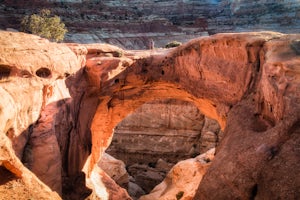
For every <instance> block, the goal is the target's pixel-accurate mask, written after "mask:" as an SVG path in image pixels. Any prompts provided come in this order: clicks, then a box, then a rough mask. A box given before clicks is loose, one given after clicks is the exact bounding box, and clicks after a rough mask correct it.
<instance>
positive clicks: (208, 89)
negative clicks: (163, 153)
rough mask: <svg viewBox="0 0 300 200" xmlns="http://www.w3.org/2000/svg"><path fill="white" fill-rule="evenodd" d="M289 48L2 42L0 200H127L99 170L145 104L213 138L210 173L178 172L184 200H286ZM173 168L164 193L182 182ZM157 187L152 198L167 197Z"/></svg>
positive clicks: (225, 40) (290, 179)
mask: <svg viewBox="0 0 300 200" xmlns="http://www.w3.org/2000/svg"><path fill="white" fill-rule="evenodd" d="M299 41H300V36H299V34H290V35H286V34H282V33H277V32H252V33H235V34H217V35H214V36H211V37H205V38H197V39H194V40H191V41H190V42H188V43H187V44H185V45H182V46H180V47H178V48H173V49H156V50H149V51H129V50H127V51H126V50H123V49H120V48H118V47H114V46H110V45H106V44H89V45H79V44H56V43H51V42H49V41H48V40H45V39H41V38H39V37H37V36H33V35H28V34H23V33H13V32H4V31H1V32H0V49H1V52H2V53H1V55H0V84H1V97H2V98H1V101H0V103H1V104H0V108H1V109H0V110H1V112H0V118H1V127H0V128H1V129H0V131H1V133H0V137H1V139H0V149H1V151H0V172H1V173H0V176H1V177H0V180H1V181H0V183H1V184H0V190H1V193H0V195H2V196H1V198H2V197H3V198H4V199H9V198H12V197H18V198H19V199H22V198H23V199H28V198H31V197H35V198H39V199H59V198H61V197H62V198H64V199H85V198H89V199H97V198H102V199H131V197H129V195H128V194H127V192H126V191H125V190H124V189H122V188H120V187H119V186H118V185H117V184H116V183H115V182H114V181H113V180H112V179H111V178H110V177H109V176H108V175H107V174H106V173H105V172H104V171H103V170H102V169H101V167H99V166H100V164H99V162H100V161H101V157H102V155H103V154H104V151H105V150H106V149H107V148H108V146H109V145H110V144H111V141H112V140H113V129H114V128H115V127H116V126H117V125H118V124H119V123H120V122H121V121H122V120H123V119H125V118H126V117H127V116H128V115H130V114H132V113H133V112H134V111H136V109H138V108H139V107H141V106H142V105H144V104H145V103H147V102H152V101H166V100H167V101H169V99H176V100H180V101H185V102H191V103H192V104H193V105H195V107H197V109H198V110H201V113H203V114H204V115H206V116H207V117H210V118H212V119H215V120H216V121H218V123H219V124H220V127H221V129H222V130H224V137H223V139H222V140H221V141H220V143H219V145H218V147H217V149H216V153H215V158H214V160H213V161H212V162H211V164H209V166H208V165H206V164H205V163H207V162H208V161H209V159H205V160H206V161H205V162H204V161H203V163H204V164H205V166H204V167H203V166H202V165H199V163H198V162H200V160H201V159H199V160H198V161H197V159H193V160H190V161H187V163H190V164H191V166H193V167H195V168H193V169H199V171H196V174H197V177H199V178H198V179H197V184H191V185H192V186H191V187H192V188H191V189H189V192H190V193H189V197H186V199H192V198H194V199H254V198H255V199H269V198H275V199H280V198H281V199H297V198H298V197H299V187H300V182H299V179H298V177H297V176H295V174H299V173H300V172H299V169H300V166H299V163H300V162H299V156H298V155H299V150H300V149H299V134H298V133H299V130H300V128H299V120H300V116H299V113H300V112H299V111H300V107H299V105H300V104H299V99H300V97H299V94H300V91H299V90H300V87H299V85H300V77H299V65H300V59H299V52H300V50H299V49H300V42H299ZM162 108H166V107H162ZM175 108H176V106H175ZM161 110H163V109H161ZM175 110H176V109H175ZM185 111H188V109H185ZM196 113H197V112H195V114H196ZM181 114H183V115H181ZM175 115H177V114H175ZM178 115H179V114H178ZM180 116H181V117H183V116H185V112H180ZM196 116H200V115H197V114H196ZM181 117H180V118H181ZM180 121H182V120H180ZM122 123H124V124H126V119H125V121H124V122H122ZM192 124H193V123H192ZM176 125H177V124H176ZM198 126H199V124H196V126H195V127H198ZM198 128H199V129H200V127H198ZM121 130H122V129H121ZM198 145H200V144H198ZM25 166H26V167H25ZM177 167H178V168H173V170H172V171H171V172H170V176H172V178H170V177H169V178H168V177H167V178H166V180H165V181H166V182H167V184H169V183H170V182H169V180H172V179H173V178H176V177H182V176H180V174H181V173H183V172H181V171H182V169H183V168H184V167H182V164H181V163H180V164H179V165H178V166H177ZM198 172H199V173H198ZM172 174H173V175H172ZM190 174H192V173H190ZM202 177H203V178H202ZM199 179H202V180H199ZM178 180H179V179H178ZM186 180H192V177H188V178H187V179H186ZM200 181H201V182H200ZM171 182H172V181H171ZM180 182H181V183H185V181H184V180H182V181H180ZM199 182H200V185H199V188H196V186H195V185H198V183H199ZM279 183H280V184H279ZM46 185H47V186H46ZM162 185H165V184H164V183H163V184H162ZM158 187H159V188H161V190H160V194H162V193H164V191H167V190H168V188H173V187H176V186H175V185H172V184H171V185H170V187H167V188H164V186H158ZM16 188H18V190H17V191H18V192H15V189H16ZM49 188H51V189H49ZM179 188H180V187H179ZM51 190H52V191H51ZM53 191H55V192H56V193H55V192H53ZM169 192H170V194H171V195H174V194H175V193H176V195H177V194H178V193H177V192H180V191H178V190H176V188H175V189H174V190H173V189H172V190H169ZM185 192H187V191H185ZM58 194H60V195H61V196H58ZM165 194H166V193H165ZM180 194H181V195H183V198H185V197H184V193H180ZM191 194H193V195H192V196H190V195H191ZM145 198H146V197H145ZM150 198H151V197H150Z"/></svg>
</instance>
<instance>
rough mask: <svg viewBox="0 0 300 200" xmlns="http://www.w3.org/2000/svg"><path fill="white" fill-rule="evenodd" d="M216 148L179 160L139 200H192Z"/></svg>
mask: <svg viewBox="0 0 300 200" xmlns="http://www.w3.org/2000/svg"><path fill="white" fill-rule="evenodd" d="M214 154H215V149H214V148H213V149H211V150H209V151H208V152H206V153H204V154H201V155H199V156H197V157H195V158H191V159H187V160H184V161H180V162H178V163H177V164H176V165H175V166H174V167H173V168H172V169H171V170H170V172H169V173H168V174H167V177H166V178H165V179H164V181H163V182H161V183H160V184H159V185H157V186H156V187H155V188H154V189H153V190H152V191H151V192H150V194H148V195H144V196H142V197H141V198H139V200H152V199H157V200H168V199H183V200H192V199H193V198H194V196H195V193H196V191H197V189H198V185H199V183H200V182H201V179H202V177H203V175H204V174H205V172H206V170H207V169H208V167H209V165H210V162H211V161H212V160H213V158H214Z"/></svg>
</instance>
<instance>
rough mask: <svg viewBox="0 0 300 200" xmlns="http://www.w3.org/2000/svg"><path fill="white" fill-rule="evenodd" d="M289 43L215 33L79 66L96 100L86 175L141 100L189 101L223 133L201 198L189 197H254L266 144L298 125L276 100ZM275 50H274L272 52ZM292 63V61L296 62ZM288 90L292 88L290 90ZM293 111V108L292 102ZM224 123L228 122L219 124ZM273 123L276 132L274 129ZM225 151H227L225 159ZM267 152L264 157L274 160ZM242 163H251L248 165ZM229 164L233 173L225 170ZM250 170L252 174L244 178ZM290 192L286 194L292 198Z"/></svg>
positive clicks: (279, 97) (289, 52)
mask: <svg viewBox="0 0 300 200" xmlns="http://www.w3.org/2000/svg"><path fill="white" fill-rule="evenodd" d="M296 38H297V37H295V39H296ZM292 40H293V37H290V38H287V37H285V36H284V35H282V34H278V33H266V32H262V33H254V34H251V33H246V34H232V35H230V34H225V35H222V34H220V35H216V36H214V37H210V38H202V39H197V40H194V41H191V42H189V43H187V44H186V45H183V46H181V47H179V48H176V49H173V50H170V51H161V52H160V51H159V50H158V51H153V52H148V54H146V55H145V54H142V53H140V54H139V52H135V56H136V57H133V56H132V55H130V54H129V53H128V52H127V54H126V53H125V55H126V56H127V57H126V58H115V60H114V63H113V62H111V60H108V59H105V58H93V59H90V60H87V70H86V71H87V74H88V77H89V79H90V84H91V85H93V86H94V87H95V88H97V95H98V97H99V104H98V106H97V110H96V112H95V116H94V117H93V121H92V124H91V133H92V153H91V159H90V163H89V170H88V176H89V174H90V173H91V172H92V170H93V166H94V164H95V163H96V162H98V160H99V158H100V157H101V154H102V153H103V151H104V150H105V148H107V146H108V145H109V143H110V141H111V138H112V132H113V131H112V130H113V128H114V127H115V126H116V125H117V123H118V122H120V121H121V120H122V119H123V118H125V117H126V115H127V114H129V113H130V112H133V111H134V110H135V109H136V108H137V107H139V106H140V105H142V104H143V103H145V102H147V101H151V100H154V99H165V98H174V99H179V100H185V101H191V102H193V103H194V104H195V105H196V106H197V107H198V108H199V109H200V110H201V111H202V112H203V113H204V114H205V115H207V116H209V117H211V118H214V119H216V120H217V121H218V122H219V124H220V125H221V127H222V128H225V138H224V141H223V142H222V143H221V146H220V147H219V149H218V150H217V152H218V151H220V153H218V154H217V156H216V158H215V159H216V161H214V162H213V164H212V167H211V168H210V169H209V170H208V172H207V174H206V176H205V177H204V180H203V184H201V185H200V189H199V191H201V193H198V194H197V195H196V197H197V198H205V199H210V198H212V199H213V198H215V199H216V198H222V197H226V198H229V199H230V198H235V197H239V198H251V196H253V195H254V196H255V195H256V192H255V191H258V193H259V191H260V190H259V189H260V187H259V186H257V182H259V178H258V176H257V174H259V173H260V169H261V168H260V165H261V164H259V163H263V162H265V161H264V159H265V156H266V155H269V154H270V152H274V151H272V149H274V147H273V146H276V148H275V149H277V148H280V146H281V145H282V144H283V143H282V142H279V143H278V141H282V139H280V138H281V137H280V134H279V132H280V131H281V132H282V131H283V132H289V130H290V129H289V128H288V127H290V126H293V127H294V125H295V123H296V124H297V121H298V120H299V116H298V115H297V114H296V115H294V114H295V112H294V111H293V112H292V111H291V110H290V109H289V108H288V106H287V105H286V103H284V100H283V96H284V93H285V92H284V91H286V89H287V87H286V86H287V78H288V77H287V76H286V75H287V74H286V73H284V72H283V71H282V70H287V71H289V70H290V69H291V68H290V67H291V65H287V64H286V63H285V62H286V59H285V57H284V56H288V55H289V56H290V58H291V57H293V56H295V55H296V52H294V51H293V50H292V49H291V48H290V46H288V45H287V44H289V41H292ZM270 41H271V42H270ZM278 47H280V48H281V51H280V52H276V51H275V49H277V48H278ZM266 52H268V53H266ZM137 55H138V56H137ZM131 56H132V57H131ZM289 56H288V57H289ZM128 58H129V60H128ZM126 59H127V60H126ZM130 59H131V60H130ZM100 60H101V62H99V61H100ZM274 60H276V61H274ZM294 61H295V62H296V63H297V62H298V61H297V59H296V60H294ZM95 63H98V64H99V63H100V64H99V65H101V66H102V68H99V67H98V68H97V67H96V66H95ZM294 64H295V63H294ZM283 66H285V67H283ZM272 74H273V75H272ZM272 76H274V78H272ZM289 85H294V83H289ZM292 88H293V90H294V89H295V88H296V87H295V85H294V86H292ZM290 89H291V88H290ZM296 90H297V89H296ZM292 96H293V95H292ZM286 98H287V99H293V97H286ZM296 98H298V97H296ZM293 106H296V104H295V102H294V103H293ZM287 110H290V111H291V113H294V114H293V116H294V117H291V116H290V117H289V118H288V119H287V118H286V117H285V116H286V114H284V113H286V112H287ZM297 116H298V117H297ZM228 119H229V120H230V123H229V124H226V120H228ZM283 119H285V120H283ZM277 124H280V125H278V126H280V127H276V125H277ZM284 127H285V128H284ZM243 129H245V130H243ZM268 130H271V131H268ZM275 130H276V131H275ZM278 131H279V132H278ZM243 132H244V133H243ZM270 132H272V133H273V134H272V135H273V136H274V138H277V139H275V141H274V144H273V145H271V144H264V142H263V139H262V140H260V141H261V143H255V142H254V140H255V139H257V138H256V137H257V133H259V134H262V133H264V134H265V133H270ZM275 133H276V134H275ZM239 134H240V135H239ZM264 134H262V135H264ZM274 134H275V135H276V136H275V135H274ZM226 136H227V137H226ZM247 137H249V138H248V139H246V141H245V139H244V138H247ZM261 137H262V136H261ZM265 137H267V136H265ZM262 138H263V137H262ZM264 139H265V140H266V138H264ZM242 141H243V142H242ZM276 141H277V142H276ZM254 143H255V144H254ZM233 144H234V148H232V146H233ZM241 145H242V146H241ZM264 145H265V146H264ZM270 145H271V146H270ZM235 148H236V149H237V150H239V151H241V152H240V154H241V155H243V159H242V160H243V162H245V163H247V164H249V167H248V166H247V164H246V165H242V166H243V167H242V166H240V164H239V162H238V160H239V154H237V153H236V152H233V149H235ZM255 149H256V150H255ZM255 151H259V152H260V153H261V154H262V155H260V157H259V156H258V157H257V158H256V157H255V156H254V157H253V156H250V155H249V154H250V153H252V152H255ZM268 152H269V153H268ZM275 152H277V151H275ZM230 153H233V155H232V156H231V157H230V155H229V154H230ZM258 154H259V153H258ZM271 154H272V156H271V157H273V156H275V155H276V153H271ZM225 158H226V159H229V160H228V163H227V164H224V162H222V160H223V161H224V159H225ZM247 158H249V161H248V160H247ZM250 158H251V159H250ZM245 159H246V160H245ZM250 161H251V162H252V163H251V164H250V163H248V162H250ZM230 165H233V166H234V167H235V168H234V169H235V170H237V171H238V172H237V171H236V172H232V171H226V170H228V169H230ZM222 169H223V170H224V171H225V172H226V176H228V177H227V178H225V179H222V178H221V179H220V182H218V185H219V186H220V187H222V188H224V189H223V190H222V192H217V193H216V194H214V195H213V196H212V197H210V196H209V195H207V193H209V191H210V190H211V188H212V187H215V186H213V185H214V184H216V183H215V180H216V179H219V178H218V177H219V176H220V173H221V171H220V170H222ZM252 169H256V170H257V171H256V172H251V170H252ZM236 173H238V174H241V178H239V179H236V178H235V177H236ZM255 174H256V175H255ZM228 180H232V181H236V183H235V184H236V186H234V187H231V186H229V185H230V184H228ZM243 180H247V184H242V183H241V181H243ZM294 181H295V180H294ZM204 184H205V185H204ZM296 185H297V184H296ZM274 187H275V186H274ZM293 188H294V189H295V187H293ZM295 192H296V190H293V194H295ZM253 193H255V194H253ZM264 195H266V194H264Z"/></svg>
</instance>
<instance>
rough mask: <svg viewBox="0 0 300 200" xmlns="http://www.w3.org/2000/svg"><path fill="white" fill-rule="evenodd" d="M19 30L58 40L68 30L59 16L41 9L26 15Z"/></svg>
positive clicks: (62, 37)
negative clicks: (37, 12)
mask: <svg viewBox="0 0 300 200" xmlns="http://www.w3.org/2000/svg"><path fill="white" fill-rule="evenodd" d="M21 31H23V32H26V33H32V34H35V35H38V36H40V37H43V38H47V39H49V40H54V41H56V42H58V41H62V40H63V39H64V37H65V34H66V32H67V31H68V30H67V29H66V27H65V24H64V23H63V22H61V20H60V17H58V16H56V15H54V16H51V12H50V10H48V9H42V10H41V11H40V12H39V14H33V15H30V16H29V15H27V16H25V17H24V18H23V19H22V22H21Z"/></svg>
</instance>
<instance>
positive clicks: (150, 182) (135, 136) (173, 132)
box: [106, 100, 222, 199]
mask: <svg viewBox="0 0 300 200" xmlns="http://www.w3.org/2000/svg"><path fill="white" fill-rule="evenodd" d="M221 137H222V132H221V131H220V126H219V124H218V122H217V121H215V120H212V119H209V118H207V117H205V116H204V115H203V114H202V113H201V112H200V111H199V110H198V108H197V107H196V106H194V105H193V104H192V103H189V102H184V101H179V100H164V101H154V102H149V103H146V104H144V105H142V106H141V107H140V108H139V109H137V110H136V112H134V113H133V114H131V115H129V116H127V117H126V118H125V119H124V120H123V121H122V122H120V123H119V124H118V125H117V126H116V127H115V130H114V136H113V139H112V143H111V145H110V147H109V148H108V149H107V150H106V153H107V154H109V155H111V156H113V157H115V158H116V159H119V160H122V161H123V162H124V163H125V165H126V170H127V173H128V174H129V175H127V176H129V177H127V178H126V177H125V175H120V176H119V177H118V176H117V175H116V174H117V172H107V173H108V174H111V176H112V178H113V179H114V180H115V181H116V182H117V183H118V184H119V185H120V186H121V187H123V188H125V189H127V191H128V193H129V195H131V197H132V198H133V199H138V198H139V197H140V196H141V195H144V194H148V193H149V192H150V191H151V190H152V189H153V188H154V187H155V186H156V185H158V184H159V183H160V182H162V181H163V179H164V178H165V177H166V174H167V173H168V172H169V170H170V169H171V168H172V167H173V166H174V165H175V164H176V163H177V162H179V161H181V160H185V159H188V158H192V157H195V156H197V155H199V154H201V153H204V152H206V151H207V150H209V149H211V148H213V147H215V146H216V145H217V144H218V142H219V141H220V139H221ZM110 166H112V165H111V164H110ZM124 168H125V166H124ZM109 170H116V168H113V167H109ZM119 171H120V170H119Z"/></svg>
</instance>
